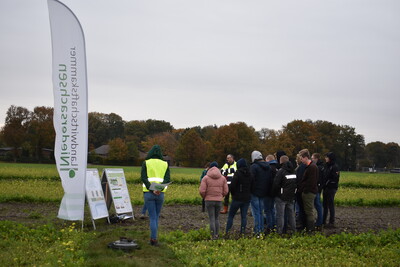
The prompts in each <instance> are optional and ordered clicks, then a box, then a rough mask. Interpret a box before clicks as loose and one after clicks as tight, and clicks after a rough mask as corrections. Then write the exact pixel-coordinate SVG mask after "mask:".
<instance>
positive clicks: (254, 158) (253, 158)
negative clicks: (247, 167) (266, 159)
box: [251, 150, 263, 162]
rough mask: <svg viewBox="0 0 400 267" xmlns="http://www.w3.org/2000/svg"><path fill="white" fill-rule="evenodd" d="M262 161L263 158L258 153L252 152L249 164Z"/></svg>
mask: <svg viewBox="0 0 400 267" xmlns="http://www.w3.org/2000/svg"><path fill="white" fill-rule="evenodd" d="M260 159H263V156H262V154H261V152H260V151H257V150H254V151H253V152H251V162H254V161H256V160H260Z"/></svg>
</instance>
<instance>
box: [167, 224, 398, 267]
mask: <svg viewBox="0 0 400 267" xmlns="http://www.w3.org/2000/svg"><path fill="white" fill-rule="evenodd" d="M201 231H203V234H201V233H200V234H199V232H196V231H192V232H190V233H188V234H182V232H180V231H176V232H171V233H170V234H168V235H166V236H165V239H166V240H169V241H170V246H171V247H172V249H173V251H174V252H175V254H176V255H177V257H178V258H179V259H180V260H181V261H182V263H183V264H184V265H185V266H397V265H398V262H400V253H399V252H400V230H395V231H394V230H389V231H383V232H380V233H378V234H372V233H365V234H359V235H354V234H349V233H342V234H339V235H332V236H329V237H326V236H322V235H315V236H302V235H295V236H293V237H291V238H281V237H279V236H277V235H271V236H267V237H266V238H261V239H256V238H249V239H247V238H243V239H238V240H231V239H228V240H224V239H220V240H213V241H211V240H208V235H207V234H204V232H206V231H204V230H201ZM199 237H202V238H203V240H201V238H199Z"/></svg>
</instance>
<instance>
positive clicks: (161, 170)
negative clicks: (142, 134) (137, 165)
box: [141, 145, 170, 246]
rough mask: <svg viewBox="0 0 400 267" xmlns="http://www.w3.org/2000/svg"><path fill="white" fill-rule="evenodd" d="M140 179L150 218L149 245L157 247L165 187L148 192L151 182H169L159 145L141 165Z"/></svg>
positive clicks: (155, 146) (152, 149)
mask: <svg viewBox="0 0 400 267" xmlns="http://www.w3.org/2000/svg"><path fill="white" fill-rule="evenodd" d="M141 178H142V182H143V194H144V205H145V206H146V208H147V211H148V213H149V217H150V244H151V245H152V246H158V245H159V244H158V241H157V232H158V219H159V217H160V212H161V208H162V205H163V203H164V192H165V191H166V190H167V187H165V188H164V189H163V190H162V191H158V190H154V191H153V190H150V185H151V183H152V182H155V183H159V184H165V183H169V182H170V172H169V167H168V163H167V162H165V161H164V160H163V154H162V151H161V147H160V146H159V145H154V146H153V147H152V148H151V149H150V151H149V153H148V154H147V157H146V159H145V161H143V164H142V171H141Z"/></svg>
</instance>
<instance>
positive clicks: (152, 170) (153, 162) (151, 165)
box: [142, 159, 168, 192]
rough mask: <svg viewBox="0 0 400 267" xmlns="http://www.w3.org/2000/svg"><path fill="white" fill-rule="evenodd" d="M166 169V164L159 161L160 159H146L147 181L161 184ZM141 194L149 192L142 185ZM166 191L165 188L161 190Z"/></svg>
mask: <svg viewBox="0 0 400 267" xmlns="http://www.w3.org/2000/svg"><path fill="white" fill-rule="evenodd" d="M167 168H168V163H167V162H165V161H163V160H160V159H148V160H146V170H147V177H148V178H147V180H148V181H149V182H150V184H151V183H152V182H155V183H159V184H161V183H162V182H163V181H164V178H163V177H164V175H165V172H166V171H167ZM142 187H143V192H149V190H148V189H147V188H146V185H145V184H144V183H143V184H142ZM166 190H167V187H165V189H164V190H163V192H165V191H166Z"/></svg>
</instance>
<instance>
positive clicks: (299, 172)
mask: <svg viewBox="0 0 400 267" xmlns="http://www.w3.org/2000/svg"><path fill="white" fill-rule="evenodd" d="M296 162H297V167H296V183H297V188H299V186H300V184H301V181H302V179H303V175H304V171H305V169H306V165H304V164H303V163H302V162H301V157H300V155H297V157H296ZM295 207H296V220H297V229H299V230H303V229H304V228H305V227H306V224H307V222H306V214H305V213H304V206H303V200H302V198H301V192H300V191H299V190H297V192H296V205H295Z"/></svg>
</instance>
